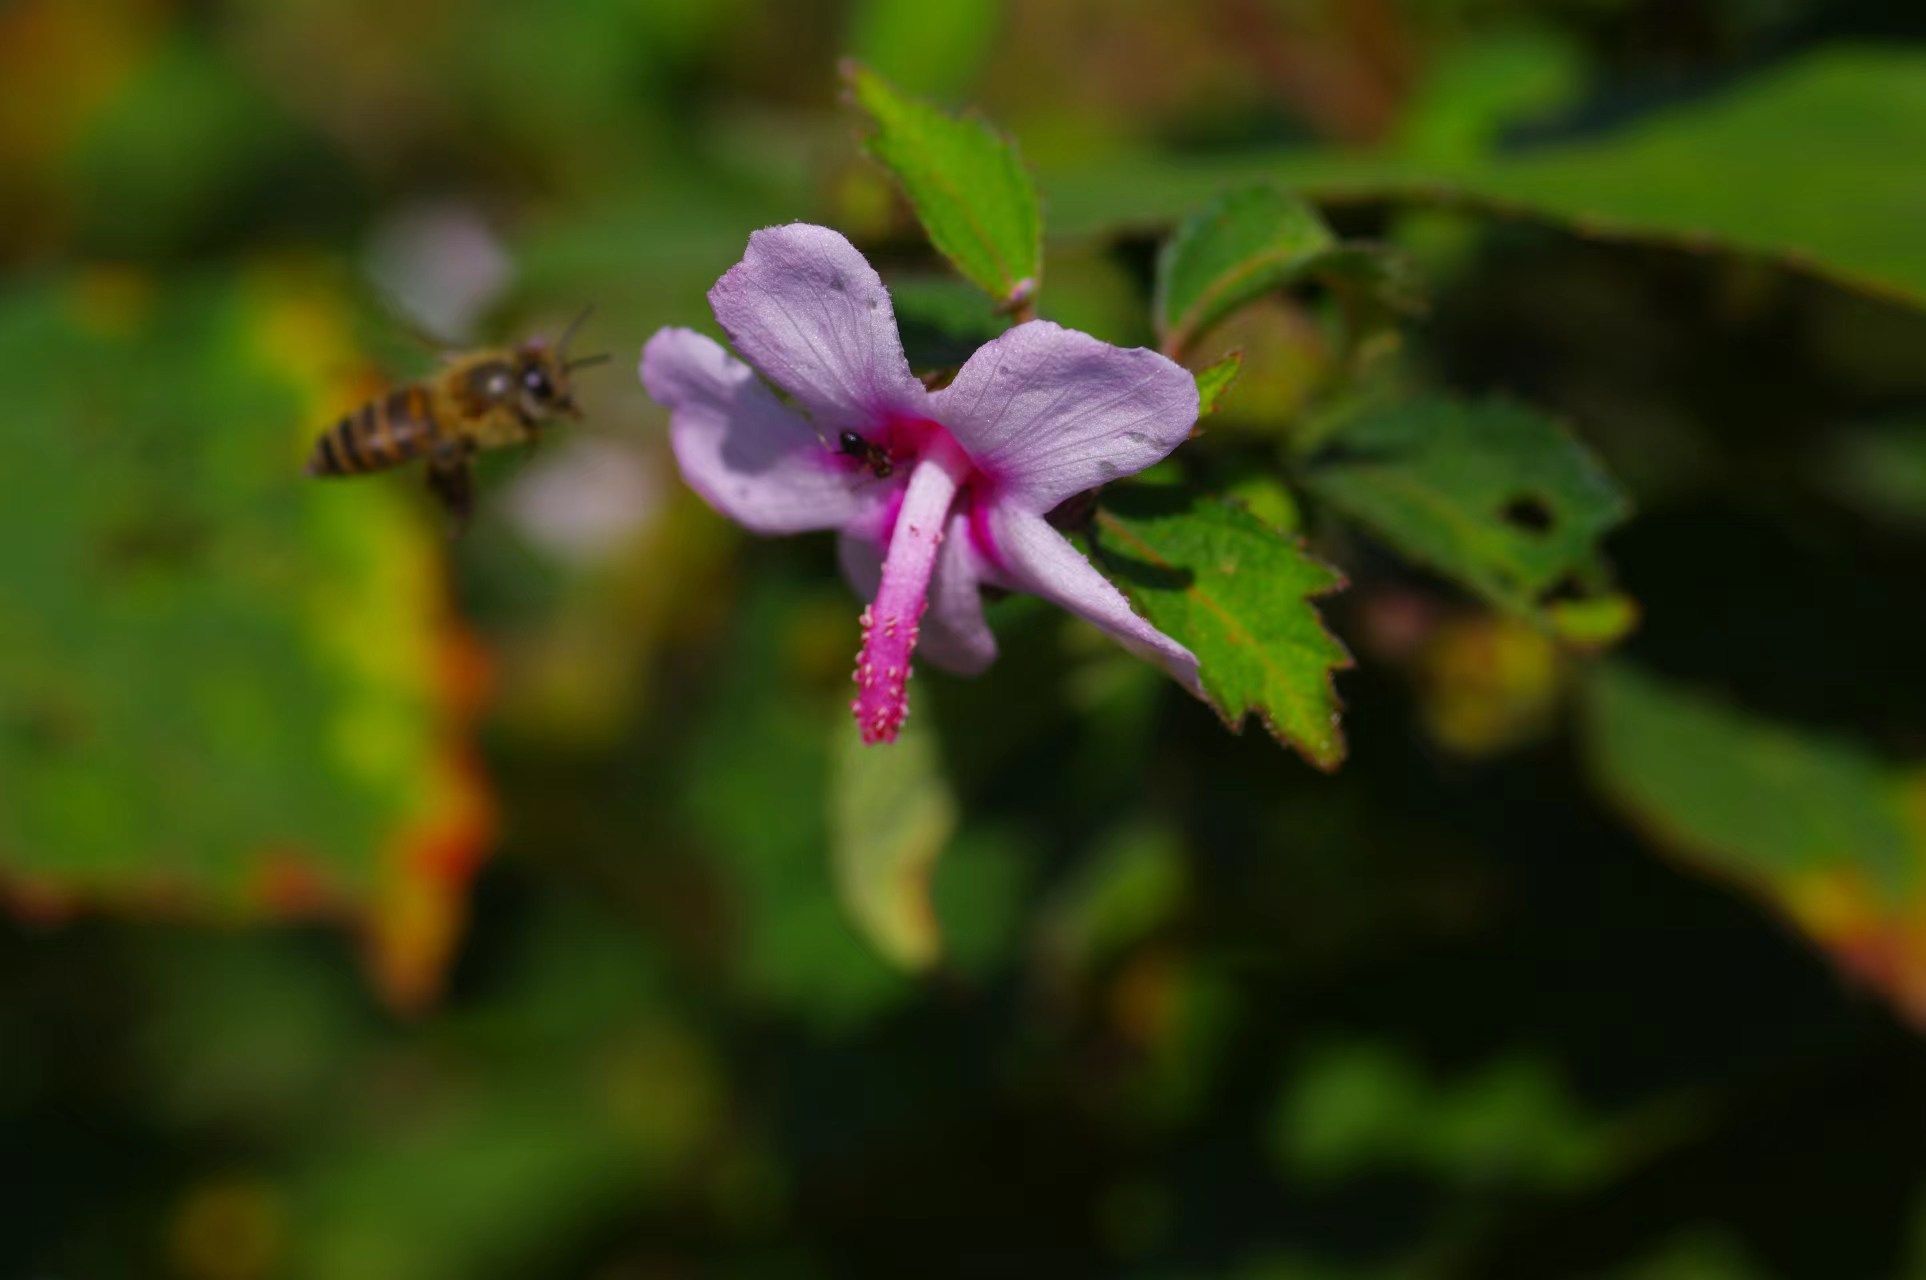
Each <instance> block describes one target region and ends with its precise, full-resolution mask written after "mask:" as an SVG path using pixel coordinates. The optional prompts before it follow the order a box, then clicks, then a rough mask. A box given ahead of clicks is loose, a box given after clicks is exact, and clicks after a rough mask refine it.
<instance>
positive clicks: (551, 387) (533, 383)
mask: <svg viewBox="0 0 1926 1280" xmlns="http://www.w3.org/2000/svg"><path fill="white" fill-rule="evenodd" d="M522 386H523V387H524V388H526V389H527V391H528V394H530V395H532V396H534V397H535V398H536V399H537V400H547V399H549V398H550V397H552V396H553V395H554V394H555V384H554V383H552V382H550V381H549V380H548V374H547V373H546V372H544V371H543V370H542V369H541V368H539V367H537V368H533V369H530V370H529V371H528V372H527V373H524V374H523V375H522Z"/></svg>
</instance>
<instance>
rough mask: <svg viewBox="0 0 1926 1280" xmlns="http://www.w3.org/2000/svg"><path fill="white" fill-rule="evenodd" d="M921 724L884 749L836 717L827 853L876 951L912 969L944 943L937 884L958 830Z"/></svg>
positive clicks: (910, 725)
mask: <svg viewBox="0 0 1926 1280" xmlns="http://www.w3.org/2000/svg"><path fill="white" fill-rule="evenodd" d="M922 724H923V722H921V721H911V722H907V723H905V725H904V726H903V731H902V733H901V734H900V735H899V736H898V737H897V739H896V741H895V742H894V743H892V744H890V745H889V746H887V747H873V746H869V745H866V744H865V743H864V742H863V741H862V739H861V738H860V737H859V736H858V735H857V734H856V733H855V732H854V730H853V729H852V728H851V726H850V724H849V722H848V718H847V717H845V716H838V717H837V723H836V730H835V735H836V736H835V757H834V763H833V766H832V768H833V774H832V776H831V779H830V795H829V850H830V859H831V861H832V864H833V866H834V869H835V875H836V889H837V892H838V894H839V895H840V896H841V897H842V900H843V906H844V909H845V910H847V911H848V912H849V915H850V918H851V919H853V920H854V921H855V922H856V924H857V927H859V928H860V929H861V930H862V931H863V933H864V935H865V936H867V937H868V938H869V940H870V942H872V943H873V944H874V945H875V946H876V949H877V950H878V951H881V952H882V953H883V954H884V955H885V956H887V957H888V958H889V959H890V960H892V961H894V962H895V963H897V964H899V965H902V966H903V967H904V968H907V969H924V968H928V967H929V966H930V965H931V964H934V963H935V962H936V958H937V955H938V953H939V951H940V950H941V947H942V939H941V938H940V937H939V935H938V932H937V924H936V913H935V911H934V909H933V908H932V907H931V904H930V880H931V876H932V875H933V874H934V872H935V869H936V859H937V856H938V855H939V854H941V853H942V852H943V848H944V846H945V845H947V844H948V843H949V842H950V837H951V836H953V835H955V834H956V822H957V805H956V797H955V796H954V795H952V794H951V792H950V787H949V782H948V780H947V779H946V778H945V777H944V775H943V763H942V761H941V759H939V758H938V756H937V752H936V743H935V741H934V739H933V737H932V736H931V734H930V733H929V731H928V729H927V728H925V727H921V726H922Z"/></svg>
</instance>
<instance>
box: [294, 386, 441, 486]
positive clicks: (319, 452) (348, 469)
mask: <svg viewBox="0 0 1926 1280" xmlns="http://www.w3.org/2000/svg"><path fill="white" fill-rule="evenodd" d="M434 442H435V411H434V405H433V403H432V402H431V401H430V400H429V397H428V393H427V391H425V390H424V389H422V388H421V387H401V388H398V389H396V390H394V391H390V392H389V393H388V394H387V395H385V396H383V397H382V398H381V399H379V400H371V401H369V402H368V403H367V404H365V405H362V406H361V408H360V409H358V410H356V411H355V412H353V413H350V414H348V415H346V416H345V417H343V418H342V419H341V420H340V421H339V422H337V423H335V424H334V426H332V427H330V428H329V429H328V430H327V431H326V432H325V433H323V435H322V436H321V438H320V439H319V440H317V441H315V442H314V453H313V455H312V456H311V457H310V458H309V459H308V471H309V473H310V474H312V475H317V476H351V475H359V474H361V473H362V472H366V471H382V470H385V469H387V468H389V467H394V466H399V465H400V464H401V463H404V462H407V461H408V460H410V459H411V458H419V457H420V456H421V455H423V454H424V453H427V452H428V449H429V447H430V446H431V445H433V444H434Z"/></svg>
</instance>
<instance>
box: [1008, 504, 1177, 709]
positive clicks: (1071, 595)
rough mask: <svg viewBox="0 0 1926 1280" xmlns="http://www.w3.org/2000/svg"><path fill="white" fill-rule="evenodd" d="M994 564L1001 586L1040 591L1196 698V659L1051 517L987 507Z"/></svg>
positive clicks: (1031, 591)
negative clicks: (1136, 605) (1153, 664)
mask: <svg viewBox="0 0 1926 1280" xmlns="http://www.w3.org/2000/svg"><path fill="white" fill-rule="evenodd" d="M988 524H989V533H990V537H991V539H992V541H993V543H994V547H993V550H994V553H995V556H996V560H997V567H996V572H995V574H994V576H995V577H996V578H997V579H998V580H999V581H1001V583H1002V584H1003V585H1004V586H1007V587H1010V588H1011V589H1013V590H1016V591H1027V592H1029V593H1030V594H1031V595H1037V596H1042V597H1043V598H1044V599H1045V600H1049V601H1051V602H1053V603H1055V604H1057V605H1060V606H1062V607H1063V608H1065V609H1068V610H1069V611H1070V612H1071V613H1074V614H1076V615H1077V616H1078V617H1080V618H1083V619H1085V620H1087V621H1089V622H1092V623H1095V624H1096V625H1097V626H1099V627H1101V628H1103V629H1104V630H1105V631H1107V632H1109V633H1110V635H1111V637H1112V638H1113V639H1115V640H1116V642H1117V643H1118V644H1120V645H1122V646H1123V647H1124V648H1126V649H1128V650H1130V651H1131V652H1132V653H1134V654H1136V655H1137V656H1138V657H1141V658H1149V659H1151V660H1152V661H1154V662H1157V663H1159V664H1161V665H1162V666H1163V668H1164V670H1166V671H1168V672H1170V674H1171V675H1172V676H1173V677H1174V678H1175V679H1176V680H1177V682H1178V683H1179V684H1181V685H1183V686H1184V688H1186V689H1188V690H1190V691H1191V692H1192V693H1194V694H1196V695H1197V696H1198V697H1200V698H1201V697H1203V696H1204V695H1203V685H1202V684H1201V683H1199V681H1198V678H1197V658H1196V656H1195V655H1194V654H1192V653H1191V651H1190V650H1189V649H1186V648H1185V647H1184V646H1183V645H1181V644H1178V643H1177V642H1176V641H1175V640H1172V639H1171V638H1170V637H1169V636H1167V635H1165V634H1164V633H1163V632H1161V631H1159V630H1157V628H1155V627H1153V626H1151V625H1150V624H1149V623H1148V622H1145V621H1144V620H1143V619H1142V618H1140V617H1138V616H1137V614H1136V612H1135V611H1134V610H1132V609H1131V607H1130V602H1129V601H1128V600H1126V599H1124V596H1123V593H1122V592H1121V591H1118V590H1117V588H1115V587H1113V586H1111V585H1110V580H1109V579H1107V578H1105V577H1104V576H1103V575H1102V574H1101V573H1098V572H1097V569H1096V566H1095V565H1093V564H1091V563H1090V562H1089V561H1088V560H1086V559H1084V557H1083V553H1081V552H1080V551H1078V550H1077V549H1076V548H1075V547H1073V546H1071V545H1070V540H1069V539H1067V538H1065V537H1064V536H1063V535H1062V534H1061V533H1058V532H1057V531H1056V529H1055V528H1053V527H1052V526H1051V524H1050V522H1049V521H1047V520H1045V519H1044V518H1043V517H1042V516H1039V515H1035V514H1033V513H1031V512H1029V511H1025V510H1023V509H1021V508H1019V507H1016V506H1013V505H1011V504H1008V503H999V504H997V505H996V506H995V507H993V508H992V509H991V510H990V518H989V521H988Z"/></svg>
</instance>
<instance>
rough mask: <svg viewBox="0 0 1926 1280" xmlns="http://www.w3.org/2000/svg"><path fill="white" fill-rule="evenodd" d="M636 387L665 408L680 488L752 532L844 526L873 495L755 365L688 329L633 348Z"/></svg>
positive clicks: (877, 492) (876, 495) (879, 493)
mask: <svg viewBox="0 0 1926 1280" xmlns="http://www.w3.org/2000/svg"><path fill="white" fill-rule="evenodd" d="M642 385H643V387H644V388H646V389H647V390H648V393H649V395H650V396H652V397H653V398H654V399H655V401H656V402H657V403H658V404H661V405H663V406H665V407H667V409H668V410H669V443H670V444H671V445H672V446H673V447H674V449H675V459H676V462H677V463H678V464H679V465H680V466H681V468H682V478H683V479H684V480H686V481H688V483H689V487H690V488H691V489H694V490H695V491H696V492H697V493H699V494H701V495H702V496H703V498H705V499H706V500H707V501H708V503H709V505H710V506H712V507H714V508H715V509H716V510H717V511H720V512H721V513H722V514H723V515H725V516H728V517H729V518H730V519H731V520H734V521H735V522H736V523H738V524H740V525H743V526H744V527H746V528H748V529H751V530H753V531H755V532H757V533H800V532H802V531H804V530H807V529H833V528H838V527H840V526H842V525H845V524H848V523H849V522H850V521H851V520H853V519H854V518H856V517H857V516H858V515H859V514H861V513H862V512H864V511H865V510H867V509H868V508H870V507H872V506H874V505H875V504H876V503H878V502H879V501H881V500H882V497H883V490H882V489H881V487H880V486H876V485H874V484H870V485H865V484H864V483H863V481H866V480H868V479H869V477H868V475H867V473H860V472H851V471H850V470H848V469H847V468H846V467H844V466H842V465H841V462H840V459H839V458H837V456H836V455H835V454H834V453H833V452H832V451H831V450H830V449H828V448H827V447H825V446H824V445H823V443H822V441H821V440H820V439H819V438H818V437H817V435H816V432H815V430H814V429H813V428H812V427H811V426H810V425H809V424H808V423H807V422H805V421H804V420H803V419H802V418H801V417H799V416H798V415H797V414H795V413H792V412H791V411H790V410H789V409H787V408H785V407H784V406H783V405H782V404H781V402H779V401H778V400H777V399H776V397H775V396H774V395H772V394H770V391H769V388H767V387H765V386H763V385H762V383H761V382H760V381H759V380H758V379H757V378H756V375H755V371H754V370H752V369H750V368H749V366H748V365H746V364H744V363H742V361H740V360H738V359H736V358H735V357H734V356H731V355H730V354H729V353H728V352H727V351H724V350H723V349H722V348H721V346H719V345H718V344H716V343H715V342H714V341H712V340H710V339H708V338H705V337H703V336H702V335H701V334H699V333H696V332H695V331H693V330H691V329H662V330H660V331H658V332H657V333H656V335H655V336H654V337H653V338H650V339H649V344H648V345H647V346H646V347H644V348H643V349H642Z"/></svg>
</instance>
